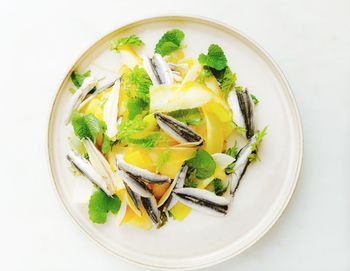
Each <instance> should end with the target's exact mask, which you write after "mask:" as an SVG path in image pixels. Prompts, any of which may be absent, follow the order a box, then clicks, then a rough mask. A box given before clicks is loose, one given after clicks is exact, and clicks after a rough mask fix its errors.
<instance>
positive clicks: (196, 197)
mask: <svg viewBox="0 0 350 271" xmlns="http://www.w3.org/2000/svg"><path fill="white" fill-rule="evenodd" d="M174 196H175V198H176V199H177V200H179V201H180V202H182V203H184V204H186V205H188V206H189V207H191V208H193V209H195V210H198V211H201V212H203V213H206V214H210V215H216V216H222V215H225V214H226V213H227V210H228V204H229V200H228V199H227V198H225V197H221V196H216V195H215V194H214V193H212V192H210V191H208V190H205V189H198V188H179V189H175V190H174Z"/></svg>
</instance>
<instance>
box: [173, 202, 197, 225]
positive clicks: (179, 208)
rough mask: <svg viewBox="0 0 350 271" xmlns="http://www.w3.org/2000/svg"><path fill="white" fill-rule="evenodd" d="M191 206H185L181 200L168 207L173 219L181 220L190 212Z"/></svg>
mask: <svg viewBox="0 0 350 271" xmlns="http://www.w3.org/2000/svg"><path fill="white" fill-rule="evenodd" d="M191 210H192V209H191V208H190V207H188V206H186V205H185V204H183V203H181V202H177V203H176V204H175V205H174V206H173V208H171V209H170V212H171V214H172V215H173V217H174V219H175V220H178V221H182V220H184V219H185V218H186V216H188V215H189V213H190V212H191Z"/></svg>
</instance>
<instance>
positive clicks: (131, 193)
mask: <svg viewBox="0 0 350 271" xmlns="http://www.w3.org/2000/svg"><path fill="white" fill-rule="evenodd" d="M124 185H125V188H126V192H128V194H129V196H130V198H131V199H132V201H133V202H134V204H135V206H136V208H137V209H138V210H140V206H141V197H140V196H139V195H138V194H136V193H134V191H132V190H131V188H130V187H129V186H128V185H127V184H126V183H125V182H124Z"/></svg>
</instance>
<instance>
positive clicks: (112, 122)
mask: <svg viewBox="0 0 350 271" xmlns="http://www.w3.org/2000/svg"><path fill="white" fill-rule="evenodd" d="M119 90H120V80H117V81H116V82H115V84H114V86H113V88H112V91H111V92H110V93H109V96H108V99H107V102H106V103H105V106H104V110H103V119H104V121H105V123H106V125H107V130H106V135H107V136H108V137H109V138H114V137H115V136H116V135H117V133H118V129H117V117H118V101H119Z"/></svg>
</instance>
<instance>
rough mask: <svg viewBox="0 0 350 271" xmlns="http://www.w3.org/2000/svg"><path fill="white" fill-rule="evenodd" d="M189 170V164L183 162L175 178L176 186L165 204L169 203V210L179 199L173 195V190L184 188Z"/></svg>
mask: <svg viewBox="0 0 350 271" xmlns="http://www.w3.org/2000/svg"><path fill="white" fill-rule="evenodd" d="M187 171H188V166H187V165H186V164H183V165H182V167H181V169H180V170H179V172H178V173H177V174H176V176H175V179H174V187H173V188H172V189H171V190H172V191H171V193H170V194H169V198H168V200H167V201H166V202H165V203H164V204H163V205H166V203H168V206H167V210H169V209H171V208H172V207H174V205H175V204H176V202H177V200H176V199H174V197H173V190H174V189H177V188H182V187H183V186H184V183H185V179H186V175H187Z"/></svg>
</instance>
